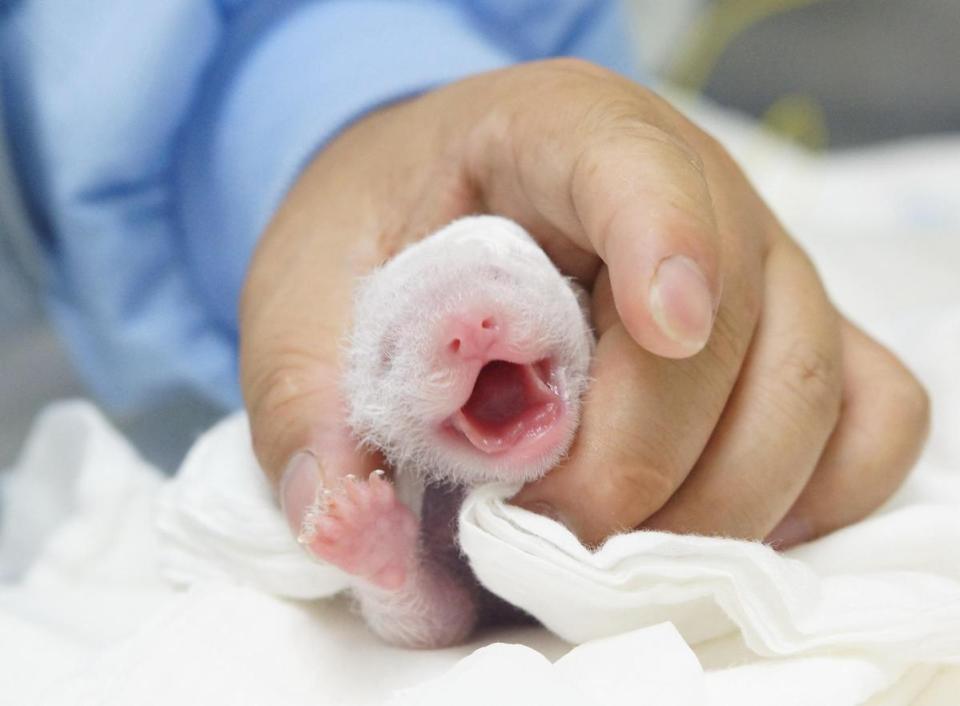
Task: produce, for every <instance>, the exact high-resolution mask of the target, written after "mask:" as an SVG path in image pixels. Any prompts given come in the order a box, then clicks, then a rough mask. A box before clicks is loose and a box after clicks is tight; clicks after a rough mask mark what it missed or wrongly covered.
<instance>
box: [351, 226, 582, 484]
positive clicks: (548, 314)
mask: <svg viewBox="0 0 960 706" xmlns="http://www.w3.org/2000/svg"><path fill="white" fill-rule="evenodd" d="M575 286H576V285H574V284H573V283H572V282H571V281H570V280H568V279H567V278H565V277H564V276H563V275H561V274H560V272H559V271H558V270H557V269H556V267H555V266H554V265H553V263H552V262H551V261H550V260H549V258H548V257H547V256H546V254H545V253H544V252H543V250H541V249H540V247H539V246H538V245H537V244H536V242H535V241H534V240H533V239H532V238H531V237H530V236H529V235H528V234H527V233H526V231H524V230H523V229H522V228H521V227H520V226H518V225H517V224H515V223H513V222H512V221H509V220H507V219H504V218H499V217H495V216H475V217H470V218H463V219H460V220H458V221H455V222H453V223H451V224H450V225H448V226H446V227H445V228H443V229H442V230H440V231H438V232H437V233H435V234H434V235H431V236H429V237H428V238H425V239H424V240H422V241H420V242H418V243H416V244H414V245H412V246H410V247H408V248H406V249H405V250H404V251H403V252H401V253H400V254H399V255H397V256H396V257H395V258H393V259H392V260H390V261H389V262H388V263H386V264H385V265H384V266H383V267H381V268H379V269H378V270H376V271H375V272H374V273H373V274H371V275H370V276H369V277H367V278H365V279H364V280H363V281H362V283H361V285H360V287H359V289H358V292H357V296H356V302H355V310H354V328H353V333H352V335H351V337H350V340H349V342H348V346H347V350H346V356H345V360H346V371H345V376H344V383H343V384H344V392H345V397H346V399H347V402H348V405H349V412H350V416H349V421H350V424H351V426H352V428H353V429H354V431H355V432H356V433H357V434H358V435H359V437H360V438H361V439H362V440H363V441H364V442H365V443H367V444H371V445H373V446H376V447H378V448H380V449H383V450H384V452H385V453H386V455H387V458H388V460H389V461H390V462H391V463H392V464H393V466H394V467H395V468H396V469H397V470H399V471H401V472H414V473H416V474H418V475H419V476H420V477H422V478H434V479H450V480H455V481H458V482H465V483H468V484H474V483H477V482H481V481H487V480H501V479H504V478H505V477H508V478H510V479H513V480H529V479H532V478H535V477H538V476H540V475H542V474H543V473H545V472H546V471H548V470H549V469H550V468H551V467H552V466H553V465H555V464H556V462H557V461H558V460H559V459H560V457H561V455H562V454H563V453H565V452H566V450H567V447H568V446H569V443H570V441H571V440H572V437H573V433H574V431H575V429H576V425H577V422H578V417H579V408H580V397H581V395H582V393H583V391H584V389H585V387H586V384H587V372H588V368H589V364H590V357H591V354H592V348H593V335H592V332H591V330H590V327H589V323H588V320H587V317H586V314H585V312H584V310H583V308H582V307H581V303H580V301H579V300H578V296H577V294H576V292H575ZM473 304H479V305H482V306H484V307H491V308H492V310H494V311H497V312H501V313H502V314H503V316H504V317H506V318H508V319H509V320H510V321H511V324H512V325H511V330H513V331H515V332H522V335H520V337H519V338H515V340H514V342H515V343H516V344H518V345H519V347H520V348H521V349H522V350H523V351H525V352H528V353H529V354H530V355H531V356H532V357H536V358H539V357H546V356H548V355H549V356H550V357H552V358H553V360H555V361H556V366H557V368H556V369H557V375H558V376H559V378H560V380H561V389H562V391H563V394H564V396H565V397H566V404H567V410H568V413H567V415H566V418H565V422H564V423H565V424H566V425H567V427H568V428H567V429H566V432H567V434H566V442H565V443H564V444H563V445H562V446H561V447H560V448H557V449H556V450H555V452H554V453H552V454H550V455H549V456H547V457H544V458H540V459H537V460H536V462H534V463H533V464H532V465H528V467H525V468H520V469H517V468H510V469H506V468H502V467H499V466H498V464H497V463H496V462H495V461H494V460H492V458H483V457H482V455H480V454H476V453H470V452H469V451H468V450H462V451H458V450H456V449H455V448H452V447H451V445H450V444H439V443H437V436H436V433H435V428H436V425H437V424H438V423H439V422H440V421H442V419H443V418H445V417H446V416H447V415H449V414H450V413H451V411H452V410H451V409H450V408H449V401H450V399H451V396H452V394H453V389H454V387H455V383H456V382H457V381H456V380H455V379H453V378H452V377H451V376H450V375H449V374H447V373H446V372H445V371H444V369H443V367H442V366H438V365H437V362H436V360H435V356H434V354H433V349H434V347H435V341H436V340H437V331H438V327H441V326H442V325H443V321H444V320H445V319H446V318H447V317H448V316H449V315H450V314H451V313H452V312H454V311H456V310H457V309H458V308H462V307H464V306H465V305H473Z"/></svg>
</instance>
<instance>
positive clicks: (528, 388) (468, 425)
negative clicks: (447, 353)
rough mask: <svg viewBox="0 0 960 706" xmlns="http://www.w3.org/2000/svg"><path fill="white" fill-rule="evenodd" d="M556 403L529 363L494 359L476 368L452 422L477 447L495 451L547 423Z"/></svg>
mask: <svg viewBox="0 0 960 706" xmlns="http://www.w3.org/2000/svg"><path fill="white" fill-rule="evenodd" d="M556 403H557V396H556V394H555V393H554V392H553V391H552V390H550V389H549V388H548V387H547V386H546V385H545V384H544V382H543V381H542V380H541V379H540V378H539V376H538V375H537V373H536V372H534V368H533V366H531V365H519V364H517V363H507V362H506V361H502V360H494V361H491V362H489V363H487V364H486V365H485V366H483V368H482V369H481V370H480V374H479V375H478V376H477V381H476V382H475V383H474V385H473V392H472V394H471V395H470V399H469V400H467V402H466V404H464V405H463V407H461V408H460V411H459V412H457V413H456V414H455V415H454V417H453V424H454V426H455V427H456V428H457V429H459V430H460V432H461V433H462V434H463V435H464V436H465V437H466V438H467V440H468V441H470V443H471V444H473V445H474V446H475V447H476V448H477V449H479V450H480V451H483V452H484V453H497V452H500V451H505V450H507V449H510V448H512V447H514V446H515V445H516V444H517V443H518V442H519V441H520V440H521V439H522V438H524V437H525V436H528V435H530V434H536V433H539V432H541V431H543V430H544V429H545V428H547V427H549V426H550V424H552V423H553V421H555V419H556V415H557V413H558V411H559V406H558V405H557V404H556Z"/></svg>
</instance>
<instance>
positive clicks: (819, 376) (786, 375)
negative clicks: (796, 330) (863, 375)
mask: <svg viewBox="0 0 960 706" xmlns="http://www.w3.org/2000/svg"><path fill="white" fill-rule="evenodd" d="M778 377H779V379H780V382H781V384H782V386H783V387H784V388H785V389H786V390H787V391H788V394H789V396H790V400H791V402H795V403H796V402H799V404H800V409H799V412H800V413H801V414H809V415H812V416H814V417H815V418H816V419H819V420H823V419H828V420H831V422H833V421H835V420H836V419H837V417H838V416H839V414H840V399H841V391H842V378H841V362H840V357H839V355H835V354H833V353H832V352H831V351H828V350H826V349H825V348H824V347H823V346H821V345H819V344H816V343H814V342H813V341H810V340H808V339H798V340H797V341H795V342H794V343H793V345H792V346H791V347H790V349H789V351H788V352H787V354H786V355H785V356H784V357H783V358H782V360H781V363H780V366H779V368H778Z"/></svg>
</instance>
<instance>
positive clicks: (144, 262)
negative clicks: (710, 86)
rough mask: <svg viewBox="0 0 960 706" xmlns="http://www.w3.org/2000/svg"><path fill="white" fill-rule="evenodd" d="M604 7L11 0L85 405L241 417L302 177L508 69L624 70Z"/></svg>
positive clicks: (43, 199) (2, 30) (430, 1)
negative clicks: (255, 275) (401, 106)
mask: <svg viewBox="0 0 960 706" xmlns="http://www.w3.org/2000/svg"><path fill="white" fill-rule="evenodd" d="M625 26H626V23H625V22H623V21H622V18H621V13H620V8H619V5H618V3H617V2H614V1H612V0H560V1H558V2H554V1H551V2H543V1H542V0H519V1H518V0H314V1H310V0H282V1H281V2H274V1H273V0H232V1H230V2H228V1H227V0H220V1H216V0H141V1H139V2H135V3H131V2H125V1H124V0H58V1H57V2H45V1H44V0H20V1H19V2H16V3H13V4H12V5H10V6H8V7H6V8H0V90H2V91H3V94H4V104H5V108H6V110H7V112H8V115H7V125H6V128H7V133H8V134H7V138H8V140H9V142H10V146H11V150H12V152H13V156H14V158H15V159H14V161H15V165H16V167H17V168H18V172H19V176H20V180H21V181H22V184H23V186H24V190H25V192H26V196H27V199H28V202H29V206H30V210H31V212H32V215H33V219H34V221H35V225H36V226H37V238H38V239H40V240H42V242H43V245H44V250H45V252H46V254H47V256H48V258H49V260H50V261H51V262H50V264H51V268H50V269H51V276H50V283H49V291H48V292H47V294H48V297H47V299H48V303H49V307H48V308H49V311H50V313H51V316H52V318H53V319H54V321H55V323H56V324H57V326H58V328H59V329H60V331H61V332H62V333H63V334H64V335H65V336H66V339H67V341H68V342H69V344H70V349H71V352H72V355H73V358H74V361H75V363H76V365H77V367H78V368H79V370H80V371H81V373H82V374H83V376H84V378H85V380H86V381H87V382H88V383H89V384H90V386H91V388H92V389H93V391H94V393H95V394H96V396H97V398H98V399H99V400H101V401H102V402H103V403H104V404H106V405H108V406H110V407H111V408H114V409H117V410H120V411H129V410H132V409H136V408H138V407H142V406H145V405H148V404H157V403H159V402H161V401H163V400H164V399H167V398H169V397H170V396H172V395H175V394H177V393H179V392H180V391H182V390H183V389H184V388H186V389H189V390H191V391H194V392H199V393H201V394H203V395H204V396H205V397H206V398H207V399H209V400H212V401H214V402H216V403H218V404H220V405H222V406H224V407H227V408H233V407H238V406H239V405H240V394H239V388H238V382H237V369H236V365H237V364H236V347H237V340H236V339H237V306H238V301H239V292H240V289H241V286H242V282H243V278H244V273H245V270H246V267H247V263H248V261H249V259H250V255H251V252H252V250H253V248H254V246H255V244H256V241H257V238H258V236H259V234H260V232H261V231H262V230H263V228H264V227H265V225H266V224H267V222H268V221H269V219H270V217H271V215H272V214H273V212H274V211H275V209H276V207H277V205H278V204H279V201H280V199H281V198H282V197H283V194H284V193H285V191H286V190H287V188H288V187H289V186H290V184H291V183H292V182H293V180H294V179H295V177H296V175H297V173H298V171H299V170H300V169H301V167H302V166H303V165H304V164H305V162H306V161H307V160H308V159H309V157H310V156H311V155H312V154H313V153H314V152H315V151H316V150H317V149H319V148H320V147H321V146H322V145H323V144H324V143H325V142H326V141H327V140H328V139H329V138H330V137H331V136H332V135H334V134H335V133H336V132H337V131H339V130H340V129H342V128H343V127H344V126H345V125H346V124H348V123H349V122H350V121H352V120H355V119H356V118H357V117H358V116H360V115H363V114H364V113H365V112H367V111H369V110H371V109H373V108H375V107H377V106H379V105H383V104H384V103H387V102H390V101H394V100H397V99H400V98H403V97H407V96H410V95H412V94H416V93H418V92H421V91H424V90H426V89H429V88H431V87H434V86H437V85H441V84H443V83H446V82H449V81H453V80H456V79H459V78H462V77H464V76H467V75H470V74H473V73H477V72H481V71H486V70H489V69H493V68H497V67H500V66H504V65H507V64H510V63H514V62H516V61H519V60H523V59H533V58H543V57H547V56H552V55H574V56H582V57H584V58H589V59H592V60H594V61H596V62H598V63H601V64H605V65H607V66H609V67H611V68H615V69H618V70H621V71H624V72H629V71H630V61H631V52H630V50H629V43H628V41H627V39H626V35H625Z"/></svg>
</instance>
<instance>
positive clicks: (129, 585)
mask: <svg viewBox="0 0 960 706" xmlns="http://www.w3.org/2000/svg"><path fill="white" fill-rule="evenodd" d="M701 117H702V116H701ZM708 118H709V119H711V120H715V122H714V126H715V127H716V125H717V124H719V125H720V131H721V132H725V134H728V135H731V136H732V144H733V146H734V148H735V151H737V152H739V156H740V157H741V158H743V157H744V155H746V158H747V161H748V163H751V164H754V165H755V169H756V171H755V172H754V174H753V176H754V180H755V181H756V182H757V183H760V184H762V185H765V186H766V188H768V189H769V190H770V193H768V196H769V197H770V198H772V199H773V201H774V203H775V205H776V206H778V209H779V211H780V213H781V215H784V217H785V220H786V221H787V222H788V224H792V225H793V226H794V228H795V230H797V231H798V232H799V231H801V230H803V229H804V228H806V229H808V230H807V232H808V233H809V234H810V237H808V238H807V239H806V241H807V244H808V245H809V246H810V248H811V249H812V251H813V254H814V257H815V259H816V260H817V261H818V263H819V264H820V265H821V267H823V268H824V269H825V270H826V272H827V273H828V276H829V277H830V278H831V279H830V280H828V281H832V282H833V283H834V284H833V286H832V290H833V294H834V295H835V297H836V298H837V299H838V300H839V302H840V304H841V306H842V307H843V308H844V309H845V311H847V312H848V313H850V314H852V315H853V316H854V318H855V319H857V320H859V321H862V322H864V323H865V324H866V325H867V327H868V328H869V329H871V330H874V331H878V332H879V334H880V336H881V338H882V339H883V340H884V341H885V342H887V343H889V344H892V345H893V346H894V347H895V349H896V350H897V351H898V352H899V353H901V354H902V355H903V357H905V358H906V359H907V361H908V363H910V364H911V365H912V367H914V369H916V370H917V371H918V373H919V374H920V376H921V378H923V379H924V381H925V382H926V384H927V385H928V386H929V388H930V390H931V392H932V394H933V401H934V422H935V426H934V433H933V437H932V439H931V443H930V446H929V449H928V451H927V453H926V454H925V455H924V458H923V460H922V461H921V463H920V465H919V467H918V469H917V472H916V473H915V475H914V476H913V477H912V478H911V479H910V481H909V482H908V483H907V484H906V485H905V486H904V488H903V489H902V490H901V491H900V492H899V493H898V494H897V496H896V497H895V498H894V499H893V500H892V501H891V502H890V503H888V504H887V505H886V506H885V507H884V508H883V509H882V511H881V512H879V513H877V514H876V515H875V516H874V517H872V518H871V519H869V520H867V521H866V522H863V523H861V524H859V525H857V526H854V527H851V528H848V529H846V530H843V531H841V532H838V533H835V534H834V535H831V536H829V537H827V538H824V539H821V540H819V541H817V542H814V543H812V544H809V545H806V546H802V547H799V548H797V549H795V550H792V551H791V552H788V553H787V555H786V556H784V555H778V554H776V553H774V552H772V551H771V550H769V549H768V548H766V547H764V546H762V545H760V544H756V543H747V542H738V541H732V540H722V539H707V538H698V537H676V536H670V535H665V534H660V533H633V534H627V535H622V536H620V537H617V538H615V539H614V540H612V541H611V542H609V543H607V544H606V545H605V546H604V548H603V549H602V550H601V551H599V552H597V553H595V554H591V553H590V552H587V551H586V550H584V549H583V548H582V547H580V545H579V544H577V543H576V541H575V540H574V539H573V537H572V536H571V535H570V534H569V533H568V532H567V531H566V530H565V529H564V528H563V527H561V526H559V525H557V524H555V523H553V522H551V521H550V520H548V519H545V518H542V517H539V516H536V515H532V514H529V513H526V512H524V511H522V510H519V509H517V508H514V507H512V506H509V505H507V504H505V503H504V502H503V498H504V497H506V496H507V495H509V493H510V492H511V489H509V488H504V487H486V488H481V489H479V490H477V491H476V492H474V493H473V494H472V495H471V496H470V497H469V498H468V500H467V502H466V503H465V505H464V507H463V510H462V513H461V517H460V529H461V542H462V545H463V548H464V551H465V552H466V553H467V555H468V556H469V558H470V561H471V564H472V565H473V567H474V569H475V571H476V572H477V574H478V576H479V577H480V579H481V580H482V581H483V582H484V583H485V584H486V585H487V586H488V587H489V588H491V589H492V590H494V591H496V592H498V593H500V594H501V595H503V596H504V597H506V598H507V599H509V600H511V601H513V602H515V603H517V604H518V605H521V606H522V607H524V608H525V609H527V610H528V611H529V612H531V613H533V614H534V615H536V616H537V617H538V618H539V619H540V620H541V621H542V622H543V623H544V624H545V625H546V626H547V627H548V628H549V629H550V630H551V631H553V633H550V632H548V631H547V630H545V629H542V628H515V629H509V630H504V631H499V632H495V633H487V634H482V635H479V636H478V637H477V639H476V640H475V641H474V642H473V643H471V644H469V645H465V646H462V647H458V648H451V649H447V650H439V651H433V652H417V651H409V650H402V649H398V648H394V647H389V646H387V645H384V644H383V643H381V642H380V641H379V640H377V639H376V638H374V637H373V636H372V635H370V634H369V633H368V631H367V630H366V628H365V626H364V625H363V623H362V621H361V619H360V618H359V617H358V616H355V615H354V614H353V613H352V612H351V611H350V606H349V605H348V603H347V602H346V601H345V600H344V599H343V598H329V599H326V598H324V599H321V597H325V596H332V595H333V594H335V593H337V592H338V591H339V590H340V589H341V588H342V587H343V586H344V580H343V577H342V576H341V574H340V573H339V572H338V571H337V570H336V569H333V568H331V567H327V566H324V565H321V564H319V563H316V562H313V561H311V560H310V559H308V558H307V557H306V556H305V555H304V554H303V553H302V552H301V551H300V549H299V547H297V545H296V544H295V542H294V541H293V540H292V539H291V538H290V536H289V533H288V531H287V529H286V525H285V523H284V522H283V520H282V518H281V517H280V515H279V512H278V511H277V510H276V507H275V505H274V502H273V498H272V496H271V493H270V492H269V489H268V488H267V485H266V483H265V482H264V480H263V477H262V475H261V474H260V472H259V470H258V469H257V467H256V464H255V462H254V460H253V456H252V453H251V451H250V446H249V437H248V431H247V427H246V420H245V418H244V417H243V416H234V417H232V418H229V419H227V420H225V421H224V422H222V423H221V424H219V425H217V426H216V427H215V428H214V429H212V430H211V431H210V432H209V433H208V434H207V435H205V436H204V437H203V438H201V439H200V440H199V441H198V442H197V444H196V446H195V447H194V449H193V450H192V451H191V453H190V455H189V456H188V458H187V459H186V461H185V463H184V466H183V468H182V469H181V471H180V473H179V474H178V476H177V477H176V478H175V479H173V480H167V479H164V478H162V477H161V476H160V475H159V474H158V473H157V472H156V471H154V470H153V469H152V468H150V467H149V466H148V465H147V464H145V463H143V462H142V461H141V460H140V459H138V457H137V456H136V454H135V453H134V452H133V451H132V450H131V449H130V448H129V446H128V444H127V443H126V442H125V441H124V440H123V439H122V438H120V437H119V435H118V434H117V433H116V432H114V431H113V430H112V429H111V428H110V427H109V426H108V425H107V424H106V423H105V422H104V420H103V419H102V417H101V416H100V415H99V414H98V413H97V412H96V411H95V410H94V409H92V408H91V407H90V406H88V405H86V404H83V403H72V404H65V405H61V406H58V407H55V408H53V409H51V410H50V411H48V412H47V413H46V414H45V415H44V416H42V417H41V419H40V421H39V422H38V424H37V426H36V428H35V431H34V433H33V435H32V437H31V440H30V442H29V444H28V447H27V449H26V452H25V454H24V456H23V458H22V460H21V462H20V463H19V464H18V467H17V468H16V469H15V471H14V476H13V477H12V479H11V482H10V484H9V487H8V493H7V496H8V500H9V502H8V504H7V510H6V512H5V513H4V514H3V516H2V527H0V571H3V570H6V571H7V572H14V571H15V570H16V569H17V568H19V567H23V566H28V567H29V568H28V570H27V571H26V573H25V574H24V575H23V576H22V577H21V578H20V579H18V580H17V581H16V582H15V583H8V584H6V585H3V586H0V704H7V703H10V704H18V705H19V704H34V703H45V704H70V705H71V706H82V705H84V704H131V703H136V704H170V703H185V704H190V703H203V704H213V705H216V704H219V703H224V704H227V703H229V704H231V706H242V705H243V704H265V703H269V704H277V705H278V706H283V705H285V704H308V703H310V704H380V703H386V702H388V701H389V702H390V703H392V704H394V705H395V706H405V705H408V704H428V705H429V704H441V703H442V704H449V703H457V704H478V705H480V704H484V705H488V704H491V703H496V702H505V703H525V704H550V705H551V706H555V705H556V704H604V705H605V706H607V705H615V706H616V705H619V704H627V703H631V704H632V703H657V704H717V705H719V704H738V705H741V704H746V705H750V704H764V705H767V704H771V703H776V704H797V705H798V706H799V705H800V704H804V705H806V704H817V705H818V706H820V705H824V706H854V705H855V704H864V703H869V704H871V705H872V706H893V705H895V704H908V703H914V704H918V705H919V706H948V705H949V706H956V704H957V703H960V434H958V431H960V381H958V380H957V377H956V374H955V368H956V361H957V360H960V285H958V283H957V282H958V278H957V277H956V272H957V269H958V265H960V239H958V238H957V235H956V234H957V233H960V191H958V189H960V185H958V184H957V183H956V181H954V182H952V183H951V184H952V185H950V186H946V187H945V186H944V182H943V181H942V180H940V179H938V178H937V177H936V174H937V172H938V169H939V167H938V166H937V164H939V163H940V162H934V163H933V164H931V163H930V152H929V151H928V150H926V149H925V148H922V147H921V148H918V151H916V152H911V151H910V150H906V149H902V150H901V151H899V152H898V151H887V152H880V153H877V154H874V155H872V156H865V157H860V158H838V159H837V160H835V161H833V162H829V161H828V162H826V163H819V162H813V161H810V160H808V159H807V158H805V157H802V156H800V155H796V154H791V153H788V152H785V151H784V150H782V149H781V148H779V147H776V148H775V153H774V152H771V149H773V148H771V147H770V145H769V144H768V143H766V142H765V141H764V138H760V137H756V136H755V135H753V134H747V133H744V134H740V133H738V132H736V130H730V129H727V128H726V127H725V126H724V123H723V120H724V119H723V118H722V116H721V117H719V118H714V117H713V116H708ZM716 121H719V123H718V122H716ZM943 149H945V150H947V153H944V152H943V150H941V151H940V152H938V155H939V159H940V160H941V162H942V163H952V164H955V163H956V160H957V159H958V158H960V144H957V143H954V144H952V145H947V144H946V143H945V144H944V145H943ZM751 150H753V151H756V152H757V153H756V154H754V155H753V156H751ZM951 150H952V151H951ZM771 154H773V155H774V156H775V157H776V159H775V160H773V159H770V160H769V161H767V157H768V156H769V155H771ZM858 159H859V161H858ZM950 160H953V161H950ZM926 174H930V175H931V177H930V179H929V180H928V182H927V183H926V185H925V182H924V176H925V175H926ZM951 188H952V189H953V191H952V192H950V194H946V190H949V189H951ZM836 193H840V194H843V195H844V198H845V199H851V200H853V201H854V203H855V204H856V202H857V200H858V199H859V205H860V208H861V210H862V211H863V212H865V213H866V212H870V213H873V211H872V210H871V209H873V208H874V206H875V205H878V208H879V209H880V210H882V212H883V218H882V223H870V226H871V229H870V230H867V229H864V230H862V231H861V230H858V229H857V227H856V221H854V220H853V219H848V218H847V217H846V216H844V213H848V212H849V210H852V207H851V206H850V204H846V205H847V208H848V210H847V211H841V212H839V213H837V215H836V218H835V219H834V220H831V218H832V211H831V205H832V202H831V194H836ZM947 196H949V198H947ZM941 197H942V198H941ZM897 199H899V201H898V200H897ZM898 204H899V207H898ZM918 204H919V205H918ZM921 207H922V208H921ZM918 214H919V215H918ZM931 214H933V215H934V216H936V217H935V218H934V217H933V216H931ZM868 220H869V219H868ZM831 223H833V224H834V225H831ZM905 233H910V234H912V237H905V236H904V234H905ZM877 278H888V279H889V281H890V282H892V283H894V284H896V285H897V286H891V287H877V286H875V281H876V280H877ZM905 283H909V291H907V290H906V284H905ZM28 497H29V498H32V500H31V504H29V505H28V504H27V503H26V501H25V498H28ZM0 575H2V574H0ZM558 636H559V637H558ZM497 641H499V642H497ZM566 641H569V642H570V643H581V644H580V645H579V646H578V647H576V648H575V649H573V650H572V651H571V645H570V644H568V642H566ZM490 643H493V644H490ZM478 648H480V649H478Z"/></svg>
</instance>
